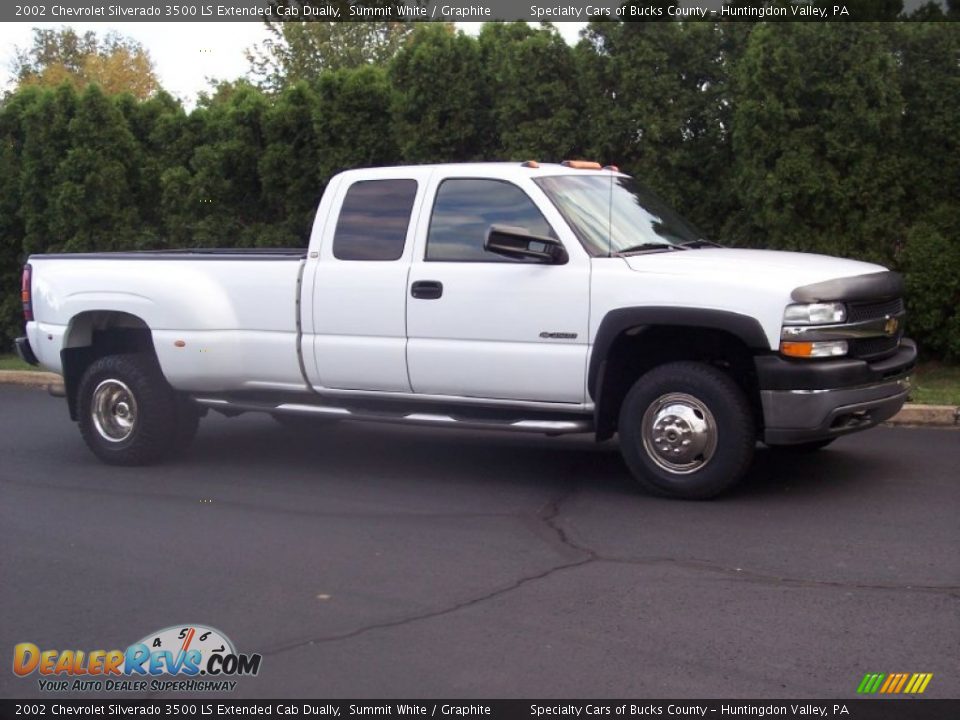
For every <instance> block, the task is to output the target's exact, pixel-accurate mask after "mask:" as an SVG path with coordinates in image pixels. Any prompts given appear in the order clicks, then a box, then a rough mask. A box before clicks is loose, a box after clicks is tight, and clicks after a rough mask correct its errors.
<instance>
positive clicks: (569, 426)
mask: <svg viewBox="0 0 960 720" xmlns="http://www.w3.org/2000/svg"><path fill="white" fill-rule="evenodd" d="M193 399H194V401H195V402H196V403H197V404H199V405H203V406H204V407H209V408H211V409H212V410H218V411H220V412H222V413H224V414H226V415H234V414H239V413H241V412H265V413H271V414H275V413H284V414H289V415H313V416H316V417H327V418H336V419H340V420H361V421H364V422H383V423H401V424H404V425H427V426H431V427H451V428H460V429H463V430H501V431H503V430H506V431H511V432H528V433H545V434H547V435H567V434H570V433H586V432H593V422H592V418H591V417H589V416H587V417H584V418H583V419H582V420H580V419H576V420H574V419H558V420H553V419H548V418H542V419H539V418H538V419H535V420H534V419H522V420H517V419H515V418H508V419H497V418H489V417H486V418H476V417H455V416H453V415H448V414H443V413H426V412H404V411H372V410H365V409H357V408H345V407H338V406H333V405H309V404H305V403H304V404H302V403H279V404H273V403H267V402H251V401H245V400H244V401H236V400H227V399H224V398H211V397H194V398H193Z"/></svg>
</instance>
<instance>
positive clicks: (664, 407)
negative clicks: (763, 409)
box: [619, 362, 756, 500]
mask: <svg viewBox="0 0 960 720" xmlns="http://www.w3.org/2000/svg"><path fill="white" fill-rule="evenodd" d="M619 436H620V452H621V453H622V454H623V457H624V460H625V461H626V463H627V466H628V467H629V468H630V470H631V472H632V473H633V475H634V476H635V477H636V479H637V480H638V481H639V482H640V484H641V485H642V486H643V487H644V488H645V489H646V490H647V491H648V492H651V493H653V494H655V495H661V496H665V497H673V498H685V499H697V500H700V499H706V498H711V497H714V496H716V495H719V494H720V493H722V492H724V491H725V490H727V489H729V488H730V487H732V486H733V485H735V484H736V483H737V482H738V481H739V480H740V479H741V478H742V477H743V475H744V474H745V473H746V471H747V469H748V468H749V467H750V463H751V461H752V460H753V450H754V444H755V442H756V434H755V430H754V421H753V413H752V411H751V408H750V404H749V402H748V401H747V398H746V396H745V395H744V392H743V390H741V389H740V386H739V385H737V383H736V382H734V380H733V379H732V378H731V377H730V376H729V375H727V374H726V373H724V372H722V371H721V370H719V369H717V368H715V367H713V366H712V365H707V364H705V363H698V362H672V363H667V364H665V365H661V366H659V367H656V368H654V369H653V370H651V371H649V372H647V373H646V374H644V375H642V376H641V377H640V379H639V380H637V381H636V383H634V385H633V387H632V388H631V389H630V392H628V393H627V396H626V397H625V398H624V401H623V406H622V407H621V410H620V423H619Z"/></svg>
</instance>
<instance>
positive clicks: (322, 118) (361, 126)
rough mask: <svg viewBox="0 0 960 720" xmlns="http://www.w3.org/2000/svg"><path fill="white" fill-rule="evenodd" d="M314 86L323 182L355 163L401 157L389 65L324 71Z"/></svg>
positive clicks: (366, 164)
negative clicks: (330, 71) (393, 118)
mask: <svg viewBox="0 0 960 720" xmlns="http://www.w3.org/2000/svg"><path fill="white" fill-rule="evenodd" d="M316 91H317V98H316V106H315V111H314V129H315V132H316V143H317V155H318V156H319V157H318V168H319V174H320V182H321V183H324V184H325V183H326V182H327V181H328V180H329V179H330V178H331V177H332V176H333V175H334V174H336V173H338V172H340V171H341V170H347V169H349V168H351V167H369V166H374V165H396V164H398V163H400V162H401V161H402V160H403V157H402V156H401V154H400V151H399V149H398V147H397V143H398V140H397V138H398V136H397V134H396V133H395V130H394V128H393V124H392V122H391V115H390V113H391V109H392V107H393V101H394V93H393V90H392V88H391V86H390V82H389V79H388V75H387V71H386V70H385V69H383V68H380V67H364V68H357V69H354V70H338V71H337V72H332V73H325V74H324V75H323V77H321V78H320V81H319V82H318V83H317V88H316ZM320 189H321V188H318V191H319V190H320Z"/></svg>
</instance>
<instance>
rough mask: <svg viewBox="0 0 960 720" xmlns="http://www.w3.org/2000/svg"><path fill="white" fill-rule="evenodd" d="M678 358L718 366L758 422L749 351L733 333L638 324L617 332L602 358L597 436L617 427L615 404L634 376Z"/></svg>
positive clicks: (759, 411)
mask: <svg viewBox="0 0 960 720" xmlns="http://www.w3.org/2000/svg"><path fill="white" fill-rule="evenodd" d="M679 360H691V361H695V362H703V363H707V364H709V365H713V366H715V367H718V368H720V369H721V370H723V371H724V372H726V373H727V374H728V375H730V377H732V378H733V379H734V380H735V381H736V383H737V384H738V385H739V386H740V387H741V388H742V389H743V391H744V393H745V394H746V396H747V398H748V400H749V402H750V406H751V407H752V408H753V411H754V415H755V419H756V421H757V427H762V425H763V422H762V420H763V412H762V409H761V405H760V389H759V385H758V383H757V374H756V369H755V367H754V363H753V354H752V353H751V351H750V349H749V348H748V347H747V345H746V344H745V343H744V342H743V341H742V340H740V338H738V337H737V336H736V335H733V334H732V333H729V332H725V331H723V330H715V329H712V328H701V327H686V326H683V327H679V326H641V327H635V328H631V329H628V330H625V331H624V332H622V333H620V334H619V335H618V336H617V337H616V338H615V339H614V341H613V343H612V344H611V346H610V351H609V353H608V354H607V357H606V359H605V360H604V361H603V364H602V366H601V370H600V376H599V378H598V383H597V392H596V398H595V402H596V411H595V412H596V429H597V439H598V440H606V439H607V438H610V437H612V436H613V434H614V433H615V432H616V431H617V422H618V419H619V416H620V407H621V405H622V404H623V399H624V397H625V396H626V394H627V392H628V391H629V390H630V388H631V387H632V386H633V384H634V383H635V382H636V381H637V379H638V378H639V377H640V376H641V375H643V374H644V373H646V372H647V371H649V370H652V369H653V368H654V367H656V366H658V365H663V364H664V363H668V362H675V361H679Z"/></svg>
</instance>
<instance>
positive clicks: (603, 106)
mask: <svg viewBox="0 0 960 720" xmlns="http://www.w3.org/2000/svg"><path fill="white" fill-rule="evenodd" d="M958 137H960V25H957V24H951V23H935V22H930V23H924V22H916V23H875V24H874V23H843V24H816V23H758V24H753V23H715V22H684V23H650V24H644V23H632V24H630V23H628V24H622V23H613V22H602V23H594V24H591V25H590V26H589V27H588V30H587V32H586V34H585V37H584V39H583V41H581V43H580V44H579V45H578V46H576V47H572V48H571V47H569V46H567V45H566V44H565V43H564V42H563V40H562V39H561V38H560V37H559V36H558V35H557V34H556V32H555V31H554V30H552V29H551V28H540V29H531V28H530V27H528V26H527V25H526V24H490V25H487V26H485V28H484V29H483V30H482V32H481V33H480V36H479V37H477V38H471V37H467V36H464V35H462V34H452V33H451V32H449V30H448V29H446V28H444V27H442V26H430V25H426V24H425V25H424V26H420V27H418V28H417V31H416V32H415V33H414V35H413V37H412V39H411V41H410V42H409V44H408V45H407V46H406V47H405V48H403V49H402V50H401V51H400V53H399V54H398V55H397V56H396V57H395V58H394V60H393V61H392V62H391V63H390V64H389V65H388V66H386V67H375V66H370V67H364V68H361V69H357V70H340V71H331V72H327V73H324V74H322V75H321V76H319V77H317V78H316V79H315V80H314V81H313V82H311V83H306V82H301V83H299V84H296V85H293V86H291V87H288V88H286V89H285V90H283V91H281V92H279V93H277V94H273V95H270V94H266V93H264V92H262V91H260V90H258V89H256V88H254V87H252V86H250V85H247V84H245V83H243V82H240V83H234V84H232V85H229V86H224V87H222V88H221V89H220V90H219V91H218V92H217V93H216V94H215V95H214V96H213V97H212V98H208V99H206V100H205V101H203V102H202V103H201V104H200V106H199V107H197V108H196V109H194V110H193V111H192V112H189V113H187V112H185V111H184V109H183V108H182V106H181V105H180V104H179V103H178V102H177V101H175V100H173V99H172V98H171V97H170V96H168V95H166V94H163V93H161V94H160V95H158V96H156V97H153V98H151V99H149V100H146V101H143V102H138V101H136V100H134V99H133V98H131V97H129V96H113V97H109V96H105V95H104V94H103V93H102V92H101V91H100V90H99V89H97V88H95V87H91V88H88V89H87V90H86V91H84V92H83V93H82V94H77V93H76V92H75V91H74V90H72V89H71V88H70V87H69V86H63V87H59V88H53V89H41V88H35V87H34V88H26V89H23V90H20V91H17V92H15V93H12V94H9V95H8V96H6V97H5V98H4V99H3V102H2V105H0V288H2V294H0V347H4V348H6V347H9V345H10V341H11V339H12V338H13V337H15V336H16V335H18V334H19V333H20V332H21V326H22V323H21V318H20V312H19V273H20V266H21V265H22V263H23V261H24V260H25V258H26V256H28V255H29V254H30V253H38V252H45V251H53V250H58V251H91V250H119V249H152V248H164V247H189V246H238V247H251V246H297V245H304V244H305V243H306V241H307V237H308V234H309V231H310V225H311V222H312V219H313V212H314V209H315V207H316V203H317V201H318V200H319V198H320V196H321V194H322V192H323V188H324V185H325V183H326V182H327V180H328V179H329V178H330V177H331V176H332V175H333V174H334V173H336V172H338V171H340V170H342V169H346V168H350V167H362V166H371V165H383V164H398V163H407V162H444V161H465V160H503V159H512V160H525V159H528V158H536V159H541V160H560V159H563V158H568V157H588V158H594V159H598V160H602V161H604V162H610V163H615V164H617V165H619V166H620V167H621V168H623V169H624V170H626V171H627V172H630V173H631V174H634V175H636V176H637V177H639V178H641V179H642V180H644V181H645V182H647V183H648V184H650V185H652V186H653V187H654V188H655V189H657V190H658V191H659V192H660V193H661V194H663V195H665V196H666V197H667V198H668V199H669V200H670V201H672V202H673V203H674V204H675V205H676V206H678V208H679V209H680V210H681V211H683V212H684V213H685V214H686V215H688V216H689V217H690V218H691V219H692V220H694V222H696V223H697V224H699V225H700V226H701V227H702V228H703V229H704V230H705V231H706V232H707V233H708V234H709V235H711V236H712V237H715V238H718V239H720V240H722V241H724V242H728V243H731V244H734V245H740V246H748V247H767V248H781V249H791V250H805V251H813V252H822V253H828V254H836V255H843V256H848V257H857V258H863V259H867V260H872V261H876V262H880V263H883V264H886V265H888V266H891V267H894V268H896V269H899V270H902V271H904V272H905V273H906V274H907V281H908V287H909V298H908V302H909V307H910V311H911V316H910V319H909V321H908V328H909V332H910V333H911V334H912V335H913V336H915V337H917V339H918V340H919V341H920V343H921V348H922V350H923V352H924V353H925V354H927V355H928V356H936V357H939V358H942V359H947V360H957V359H960V312H958V307H960V239H958V238H960V200H958V198H960V147H958Z"/></svg>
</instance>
